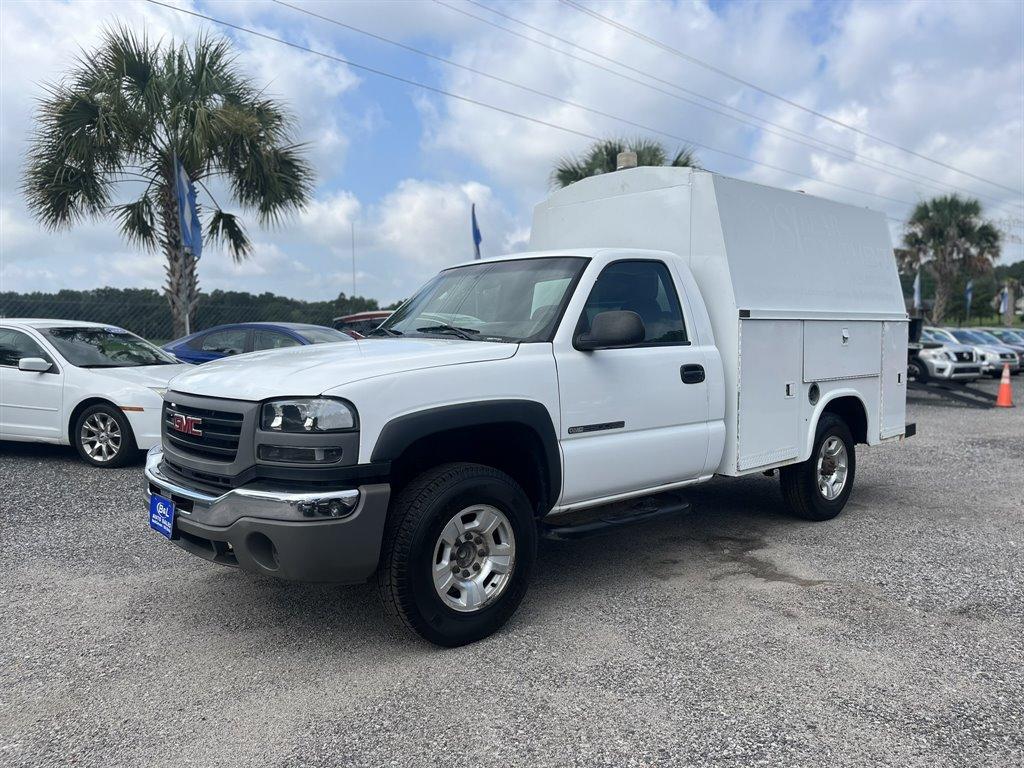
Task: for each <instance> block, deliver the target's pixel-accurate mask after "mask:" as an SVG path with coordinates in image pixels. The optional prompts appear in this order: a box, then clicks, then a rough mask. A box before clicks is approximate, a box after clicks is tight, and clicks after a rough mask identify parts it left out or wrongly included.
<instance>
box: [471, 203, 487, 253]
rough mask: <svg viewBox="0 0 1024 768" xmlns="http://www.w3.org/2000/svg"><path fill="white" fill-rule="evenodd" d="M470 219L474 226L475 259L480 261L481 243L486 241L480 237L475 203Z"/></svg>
mask: <svg viewBox="0 0 1024 768" xmlns="http://www.w3.org/2000/svg"><path fill="white" fill-rule="evenodd" d="M469 217H470V219H471V220H472V225H473V254H474V255H473V258H474V259H479V258H480V243H482V242H483V241H484V239H483V237H482V236H481V235H480V226H479V225H478V224H477V223H476V203H473V205H472V207H471V208H470V213H469Z"/></svg>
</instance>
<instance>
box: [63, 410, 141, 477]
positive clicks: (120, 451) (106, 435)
mask: <svg viewBox="0 0 1024 768" xmlns="http://www.w3.org/2000/svg"><path fill="white" fill-rule="evenodd" d="M71 435H72V440H73V442H74V446H75V448H76V449H77V450H78V455H79V456H81V457H82V458H83V459H84V460H85V461H86V462H87V463H89V464H92V465H93V466H94V467H123V466H124V465H125V464H127V463H128V462H129V461H131V459H132V457H133V456H134V455H135V453H136V450H137V449H136V447H135V435H134V434H132V425H131V424H129V423H128V419H127V418H125V415H124V414H123V413H122V412H121V411H120V409H118V408H116V407H114V406H113V405H106V404H104V403H99V404H97V405H91V406H89V407H88V408H86V409H85V410H84V411H82V412H81V413H80V414H78V418H77V419H75V425H74V427H73V428H72V433H71Z"/></svg>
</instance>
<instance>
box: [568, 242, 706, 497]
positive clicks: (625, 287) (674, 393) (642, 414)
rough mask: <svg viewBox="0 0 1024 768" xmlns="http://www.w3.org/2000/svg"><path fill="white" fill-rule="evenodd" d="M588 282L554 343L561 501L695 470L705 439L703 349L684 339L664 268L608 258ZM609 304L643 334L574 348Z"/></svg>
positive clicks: (644, 486) (655, 483)
mask: <svg viewBox="0 0 1024 768" xmlns="http://www.w3.org/2000/svg"><path fill="white" fill-rule="evenodd" d="M595 268H596V265H594V266H592V267H591V269H595ZM586 278H587V276H586V275H585V276H584V279H583V280H582V281H581V283H580V286H579V288H577V292H578V293H581V292H582V293H585V295H586V296H587V298H586V301H585V302H584V303H583V305H582V307H581V306H580V303H579V302H577V301H575V300H574V301H573V302H571V303H570V306H569V309H568V310H567V312H566V315H565V317H564V318H563V320H562V326H561V327H560V329H559V333H558V334H557V336H556V339H555V344H554V352H555V362H556V366H557V369H558V387H559V400H560V409H561V425H560V431H561V434H560V435H559V438H560V442H561V446H562V456H563V465H564V472H563V492H562V498H561V502H560V503H561V504H563V505H565V504H575V503H580V502H585V501H589V500H595V499H599V498H606V497H609V496H616V495H619V494H629V493H637V492H641V491H645V490H650V489H655V488H658V487H659V486H665V485H671V484H676V483H680V482H682V481H686V480H691V479H694V478H697V477H699V476H701V474H703V472H704V467H705V463H706V460H707V453H708V442H709V429H708V423H707V421H708V408H709V405H708V389H707V388H708V382H707V380H706V378H707V377H706V376H705V372H704V364H705V360H704V353H703V351H702V350H701V349H700V348H699V346H697V345H695V344H692V343H691V340H690V338H689V337H688V335H687V323H686V317H685V316H684V312H683V309H682V306H683V305H682V303H681V302H680V298H679V291H678V289H677V286H676V284H675V282H674V281H673V279H672V275H671V272H670V270H669V269H668V266H667V265H666V264H665V262H663V261H661V260H658V259H642V258H637V259H628V260H621V261H613V262H610V263H608V264H606V265H604V267H603V268H602V269H600V272H599V274H598V275H597V277H596V279H593V282H592V283H591V285H590V288H589V290H588V288H587V284H586V283H587V279H586ZM574 308H575V309H574ZM614 310H628V311H631V312H635V313H636V314H637V315H639V316H640V319H641V320H642V321H643V323H644V330H645V337H644V340H643V341H642V342H640V343H637V344H635V345H633V346H629V347H617V348H613V349H597V350H593V351H581V350H580V349H578V348H576V346H575V344H574V339H575V338H576V337H577V336H578V334H579V333H581V332H586V331H587V330H588V329H589V324H590V323H591V322H592V320H593V318H594V317H595V316H596V315H597V314H599V313H601V312H605V311H614ZM573 313H575V314H573ZM566 331H568V332H566Z"/></svg>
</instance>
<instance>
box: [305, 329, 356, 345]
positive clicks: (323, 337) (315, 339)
mask: <svg viewBox="0 0 1024 768" xmlns="http://www.w3.org/2000/svg"><path fill="white" fill-rule="evenodd" d="M296 331H297V333H298V334H299V335H300V336H302V337H303V338H304V339H305V340H306V341H308V342H309V343H310V344H329V343H330V342H332V341H352V337H351V336H349V335H348V334H347V333H342V332H341V331H336V330H334V329H333V328H313V327H310V328H297V329H296Z"/></svg>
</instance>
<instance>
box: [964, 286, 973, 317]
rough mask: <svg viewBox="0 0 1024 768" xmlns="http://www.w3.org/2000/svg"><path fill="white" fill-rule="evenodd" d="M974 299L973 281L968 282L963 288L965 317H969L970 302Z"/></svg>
mask: <svg viewBox="0 0 1024 768" xmlns="http://www.w3.org/2000/svg"><path fill="white" fill-rule="evenodd" d="M973 299H974V281H973V280H968V281H967V287H966V288H964V304H966V305H967V316H968V317H970V316H971V301H972V300H973Z"/></svg>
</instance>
